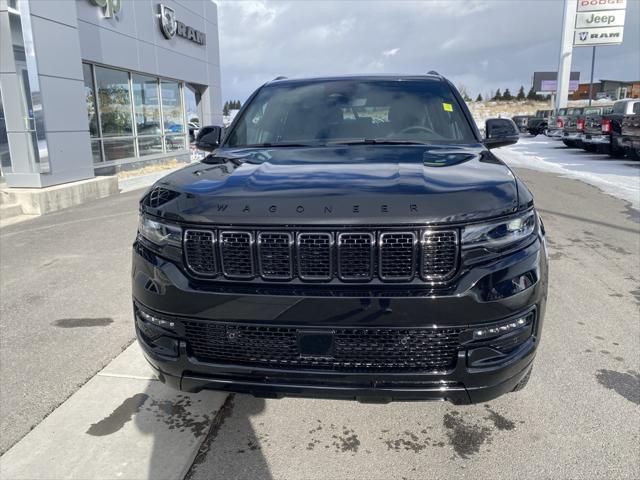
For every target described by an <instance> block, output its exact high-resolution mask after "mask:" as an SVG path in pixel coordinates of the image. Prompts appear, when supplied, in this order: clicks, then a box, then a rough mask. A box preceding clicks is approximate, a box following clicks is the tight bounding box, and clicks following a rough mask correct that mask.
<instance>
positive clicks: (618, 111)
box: [602, 99, 640, 157]
mask: <svg viewBox="0 0 640 480" xmlns="http://www.w3.org/2000/svg"><path fill="white" fill-rule="evenodd" d="M638 103H640V100H638V99H626V100H619V101H617V102H615V103H614V104H613V110H612V111H611V113H609V114H607V115H604V116H603V117H602V133H604V134H608V135H609V137H610V144H609V155H611V156H612V157H622V156H624V154H625V144H624V143H623V140H622V121H623V120H624V118H625V116H626V115H633V113H634V109H635V108H636V105H637V104H638Z"/></svg>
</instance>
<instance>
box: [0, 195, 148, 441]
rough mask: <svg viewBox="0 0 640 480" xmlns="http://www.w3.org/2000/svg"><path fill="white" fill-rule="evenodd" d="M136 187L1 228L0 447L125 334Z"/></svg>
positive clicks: (105, 358) (100, 363) (123, 341)
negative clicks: (132, 189)
mask: <svg viewBox="0 0 640 480" xmlns="http://www.w3.org/2000/svg"><path fill="white" fill-rule="evenodd" d="M143 192H144V190H137V191H134V192H131V193H127V194H120V195H115V196H112V197H108V198H105V199H101V200H97V201H94V202H90V203H86V204H84V205H80V206H78V207H73V208H69V209H66V210H62V211H59V212H56V213H53V214H50V215H46V216H43V217H39V218H36V219H34V220H29V221H27V222H24V223H20V224H16V225H12V226H9V227H5V228H2V229H1V230H0V412H2V415H1V416H0V432H1V434H0V453H2V452H5V451H6V450H7V449H8V448H9V447H11V446H12V445H13V444H14V443H15V442H17V441H18V440H19V439H20V438H22V437H23V436H24V435H25V434H26V433H28V432H29V430H30V429H31V428H33V427H34V426H35V425H37V424H38V423H39V422H40V421H42V419H43V418H45V417H46V416H47V415H48V414H49V413H50V412H51V411H53V410H54V409H55V408H56V407H57V406H58V405H60V404H61V403H62V402H63V401H64V400H65V399H66V398H67V397H69V396H70V395H71V394H72V393H74V392H75V391H76V390H77V389H78V388H79V387H80V386H81V385H82V384H84V383H85V382H86V381H87V380H89V379H90V378H91V377H92V376H93V375H95V374H96V372H98V371H99V370H100V369H102V367H104V366H105V365H106V364H107V363H109V361H110V360H111V359H113V358H114V357H115V356H117V355H118V354H119V353H120V352H122V350H123V349H124V348H125V347H126V346H127V345H129V344H130V343H131V342H132V341H133V337H134V330H133V323H132V321H131V315H132V313H131V312H132V306H131V305H132V304H131V282H130V272H131V244H132V243H133V239H134V238H135V233H136V224H137V220H138V213H137V212H138V208H137V202H138V198H139V197H140V196H141V195H142V193H143Z"/></svg>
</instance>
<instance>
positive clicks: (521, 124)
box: [511, 115, 533, 133]
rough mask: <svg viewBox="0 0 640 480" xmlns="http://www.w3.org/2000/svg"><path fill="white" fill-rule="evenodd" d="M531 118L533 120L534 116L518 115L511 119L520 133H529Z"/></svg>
mask: <svg viewBox="0 0 640 480" xmlns="http://www.w3.org/2000/svg"><path fill="white" fill-rule="evenodd" d="M530 118H533V116H532V115H516V116H514V117H511V120H513V122H514V123H515V124H516V126H517V127H518V130H519V131H520V133H527V131H528V125H529V119H530Z"/></svg>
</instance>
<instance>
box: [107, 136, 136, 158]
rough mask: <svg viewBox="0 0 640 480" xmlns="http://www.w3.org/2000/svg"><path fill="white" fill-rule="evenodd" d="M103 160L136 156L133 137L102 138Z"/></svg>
mask: <svg viewBox="0 0 640 480" xmlns="http://www.w3.org/2000/svg"><path fill="white" fill-rule="evenodd" d="M103 143H104V159H105V161H110V160H120V159H122V158H130V157H135V156H136V151H135V148H134V146H133V138H115V139H109V140H104V141H103Z"/></svg>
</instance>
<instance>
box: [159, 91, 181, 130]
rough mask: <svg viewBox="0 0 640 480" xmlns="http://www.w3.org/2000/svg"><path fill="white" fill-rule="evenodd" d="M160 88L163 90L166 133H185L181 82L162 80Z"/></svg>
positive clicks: (163, 115) (163, 117)
mask: <svg viewBox="0 0 640 480" xmlns="http://www.w3.org/2000/svg"><path fill="white" fill-rule="evenodd" d="M160 89H161V91H162V120H163V125H164V133H166V134H171V133H183V132H184V130H185V129H184V110H183V108H182V98H181V96H180V83H178V82H171V81H168V80H162V81H161V82H160Z"/></svg>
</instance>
